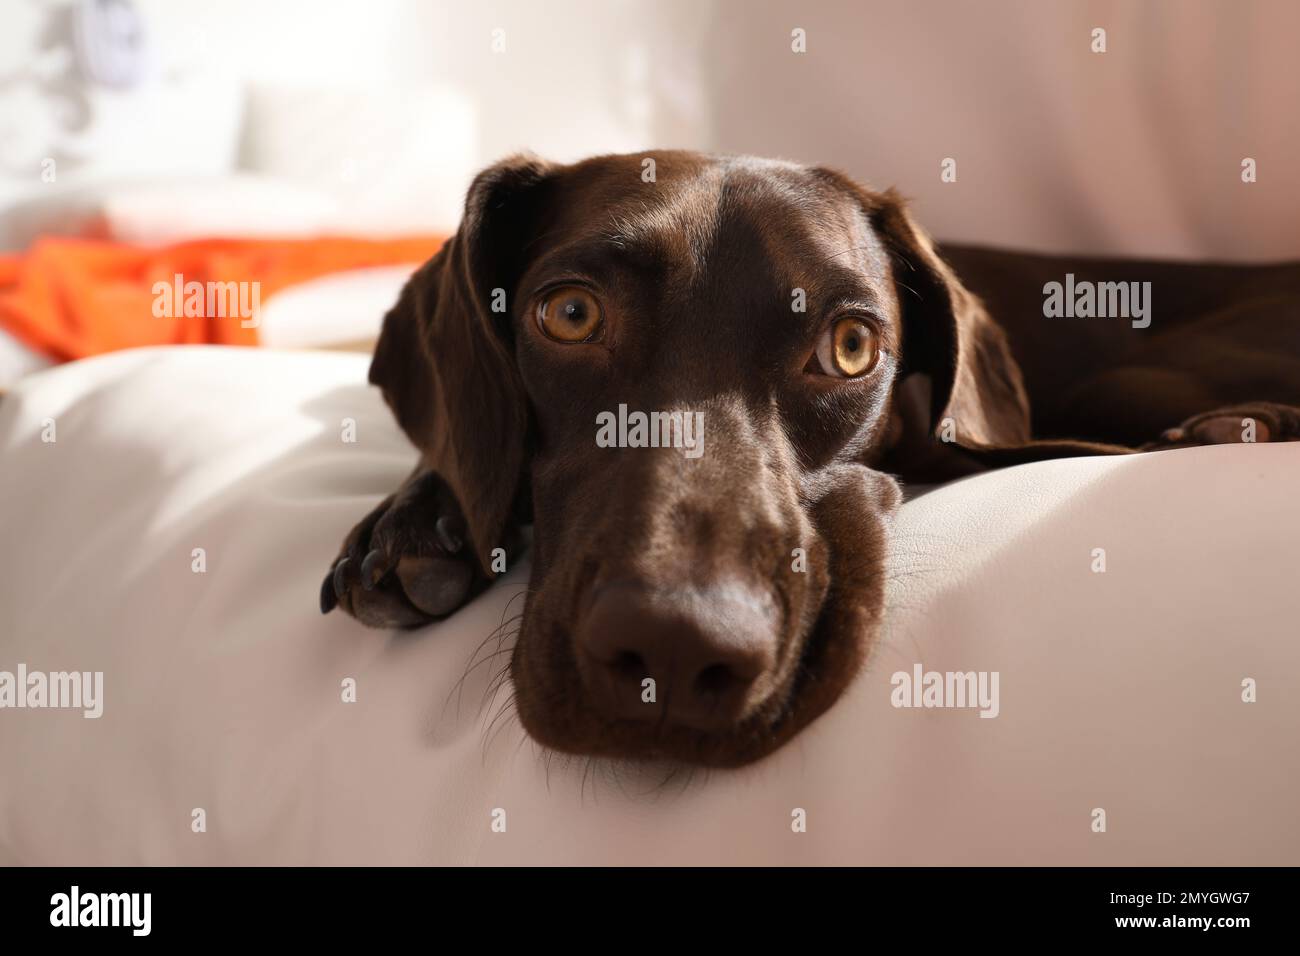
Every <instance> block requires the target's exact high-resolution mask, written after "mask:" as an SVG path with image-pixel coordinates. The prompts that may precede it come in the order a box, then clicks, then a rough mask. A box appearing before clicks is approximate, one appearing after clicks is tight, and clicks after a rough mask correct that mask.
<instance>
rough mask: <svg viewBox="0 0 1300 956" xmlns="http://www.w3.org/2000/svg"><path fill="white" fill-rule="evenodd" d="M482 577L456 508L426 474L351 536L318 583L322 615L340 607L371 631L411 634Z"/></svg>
mask: <svg viewBox="0 0 1300 956" xmlns="http://www.w3.org/2000/svg"><path fill="white" fill-rule="evenodd" d="M479 578H480V575H479V572H478V570H477V566H476V564H475V561H474V558H473V555H472V554H471V550H470V546H469V544H468V542H467V541H466V530H465V520H464V518H463V516H462V515H461V510H460V505H459V504H458V503H457V501H456V498H455V495H453V494H452V492H451V489H450V488H448V487H447V484H446V482H444V481H443V480H442V478H441V477H440V476H439V475H437V474H434V473H433V472H426V473H425V474H423V475H419V476H417V477H416V478H414V479H412V480H411V481H409V482H407V484H405V485H403V486H402V487H401V488H400V489H399V490H398V491H397V493H396V494H394V495H392V496H390V497H389V498H387V499H385V500H384V501H383V502H381V503H380V505H379V507H377V508H376V509H375V510H374V511H372V512H370V514H368V515H366V517H365V518H364V519H363V520H362V521H361V523H360V524H358V525H357V526H356V527H355V528H353V529H352V531H351V532H349V534H348V536H347V538H346V539H345V540H344V542H343V548H342V550H341V551H340V552H339V556H338V557H337V558H336V559H335V560H334V563H333V565H331V566H330V570H329V573H328V574H326V575H325V580H324V581H323V582H321V590H320V609H321V613H323V614H328V613H329V612H330V611H332V610H333V609H334V608H335V607H336V606H337V607H340V608H342V609H343V610H344V611H346V612H347V613H349V614H351V615H352V616H353V617H355V618H356V619H357V620H358V621H360V622H361V623H363V624H367V625H369V626H371V627H415V626H418V625H420V624H426V623H428V622H429V621H432V620H436V619H438V618H440V617H445V616H446V615H448V614H450V613H451V612H453V611H455V610H456V609H457V608H459V607H460V606H461V605H463V604H464V603H465V602H466V600H468V598H469V597H470V595H471V593H472V592H473V590H474V589H475V587H476V585H478V584H480V583H481V581H479Z"/></svg>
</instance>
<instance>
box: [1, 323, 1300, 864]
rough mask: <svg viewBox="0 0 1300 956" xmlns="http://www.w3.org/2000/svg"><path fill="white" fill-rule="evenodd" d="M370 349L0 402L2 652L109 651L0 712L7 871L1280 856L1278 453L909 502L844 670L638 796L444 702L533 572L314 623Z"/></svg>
mask: <svg viewBox="0 0 1300 956" xmlns="http://www.w3.org/2000/svg"><path fill="white" fill-rule="evenodd" d="M366 362H367V359H366V358H365V357H363V356H357V355H343V354H297V353H274V352H266V351H254V350H233V349H231V350H227V349H217V348H184V349H155V350H142V351H136V352H127V353H118V354H114V355H110V356H106V357H102V358H98V359H94V360H90V361H86V362H80V363H75V364H72V365H68V366H64V367H60V368H57V369H53V370H50V371H48V372H43V373H40V374H38V375H36V376H33V377H31V378H29V379H27V380H26V381H25V382H23V383H22V384H20V385H19V386H18V388H17V390H16V391H15V392H14V393H13V394H11V395H10V396H8V397H7V398H5V399H4V400H3V401H0V461H3V466H2V467H0V490H2V492H3V494H2V495H0V542H3V548H2V549H0V671H11V672H12V671H14V670H15V669H16V667H17V666H18V665H19V664H20V663H22V664H25V665H26V666H27V668H29V669H30V670H33V671H35V670H40V671H46V672H48V671H64V670H77V671H91V672H94V671H102V672H103V674H104V687H103V700H102V704H103V715H102V716H101V717H99V718H98V719H87V718H85V717H83V716H82V713H81V712H80V711H76V710H54V709H44V710H42V709H9V708H6V709H0V862H8V863H77V864H132V863H148V864H167V863H195V864H198V863H676V862H691V863H718V862H724V863H874V864H920V863H972V864H974V863H983V864H1003V863H1046V864H1065V863H1084V864H1137V863H1150V864H1155V863H1159V864H1191V863H1201V864H1281V863H1290V864H1296V863H1300V828H1298V827H1296V826H1295V824H1294V812H1295V807H1296V805H1297V804H1298V803H1300V749H1298V748H1297V747H1296V737H1297V729H1298V728H1300V639H1298V638H1300V634H1297V622H1300V588H1297V587H1296V577H1295V575H1296V569H1297V568H1298V567H1300V534H1297V531H1300V504H1298V503H1297V498H1296V496H1295V488H1296V475H1297V474H1298V473H1300V444H1296V445H1287V446H1281V445H1279V446H1267V445H1261V446H1254V447H1249V446H1233V447H1221V448H1208V449H1194V450H1188V451H1175V452H1166V453H1162V454H1156V455H1147V456H1139V457H1134V458H1128V459H1112V460H1107V459H1092V460H1088V459H1079V460H1068V461H1058V462H1048V463H1044V464H1039V465H1033V466H1027V467H1021V468H1016V469H1011V470H1007V471H1003V472H999V473H995V474H991V475H987V476H982V477H978V478H975V479H971V480H967V481H965V482H961V483H958V484H955V485H950V486H947V487H944V488H941V489H939V490H937V491H934V492H932V493H930V494H927V495H924V496H922V497H921V498H919V499H917V500H915V501H912V502H910V503H908V504H907V505H906V506H904V509H903V512H902V514H901V516H900V519H899V522H898V529H897V534H898V537H897V540H898V555H897V557H896V560H895V564H894V569H895V570H894V573H893V574H892V576H891V582H890V588H889V594H890V602H891V608H892V610H891V614H890V625H889V628H888V631H887V633H886V634H885V635H884V637H883V639H882V642H881V644H880V647H879V649H878V651H877V653H876V654H875V657H874V660H873V663H872V666H871V668H870V670H869V671H868V673H866V674H865V675H864V676H863V677H862V678H860V679H859V680H858V681H857V682H856V684H855V685H854V686H853V687H852V688H851V690H850V692H849V693H848V694H847V696H846V697H845V698H844V699H843V700H842V701H840V702H839V703H838V704H837V705H836V706H835V707H834V708H833V709H832V710H831V711H830V712H829V713H828V714H827V715H826V716H825V717H823V718H822V719H821V720H819V721H818V722H817V723H816V724H814V725H813V726H812V727H811V728H810V729H809V730H808V731H807V732H805V733H804V734H803V735H801V736H800V737H799V738H798V739H797V740H796V741H795V742H794V743H793V744H792V745H790V746H788V747H786V748H785V749H783V750H782V751H780V752H779V753H777V754H776V755H774V756H773V757H772V758H770V759H768V760H765V761H763V762H761V763H759V764H757V765H755V766H752V767H749V768H745V769H742V770H739V771H734V772H717V771H715V772H712V773H709V774H707V775H705V774H697V775H694V776H693V777H691V778H689V779H686V778H683V777H678V778H676V779H674V780H672V781H670V782H669V783H668V784H666V785H664V786H662V787H658V783H659V779H658V778H657V777H651V776H650V775H641V776H638V775H637V774H634V773H631V772H628V771H616V770H614V769H611V768H609V767H606V766H604V765H596V766H594V767H588V766H587V763H586V762H585V761H573V760H567V759H564V758H560V757H555V758H554V759H549V760H548V759H547V758H546V757H545V756H544V755H541V754H539V753H538V752H537V750H536V748H535V747H534V746H533V745H532V744H531V743H529V742H527V741H526V740H525V738H524V737H523V736H522V734H521V731H520V729H519V726H518V723H517V721H515V720H513V718H512V715H511V714H510V713H509V711H505V712H504V716H503V717H502V719H501V720H499V721H497V722H496V723H495V724H494V725H493V724H491V718H492V717H493V715H494V714H496V713H497V712H498V707H499V706H500V705H501V704H502V703H503V702H504V698H502V699H499V700H497V701H496V702H495V703H491V702H490V703H489V704H488V706H487V707H486V708H484V709H483V710H482V711H480V710H479V707H478V705H479V703H480V701H481V699H482V698H483V696H484V691H485V687H486V686H487V683H488V680H489V679H490V678H491V677H492V676H493V671H494V667H493V666H492V664H493V662H489V663H488V664H486V665H484V666H480V667H478V668H476V669H473V670H472V671H471V675H470V677H469V679H468V680H467V681H466V682H465V685H464V693H463V697H461V698H459V699H460V701H461V706H460V707H459V708H457V706H456V702H457V699H458V698H456V697H451V698H450V699H451V703H450V705H447V706H444V705H445V704H446V703H447V701H448V699H449V694H450V692H451V689H452V687H453V686H454V685H455V683H456V681H457V680H458V679H459V678H460V677H461V675H462V674H464V673H465V671H466V668H467V666H468V665H469V663H470V661H471V660H472V659H473V657H474V651H475V648H476V647H477V646H478V645H479V644H480V642H482V641H483V640H484V638H485V637H487V636H488V635H489V633H490V632H491V631H492V629H493V628H494V627H495V626H496V625H497V624H498V623H499V622H500V621H501V620H502V617H503V614H505V613H506V612H507V606H508V605H509V604H510V601H511V599H512V598H516V597H517V595H518V594H519V591H520V589H521V588H522V586H523V584H524V582H525V580H526V575H527V570H526V568H522V567H520V568H516V569H514V570H513V572H512V573H511V574H510V575H509V576H508V577H507V579H506V580H505V581H503V582H501V583H500V584H498V585H497V586H496V587H494V588H493V589H492V590H490V591H489V592H488V593H487V594H486V595H484V596H483V597H482V598H481V599H479V600H478V601H477V602H475V603H474V604H473V605H471V606H470V607H468V608H466V609H465V610H464V611H462V612H461V613H460V614H458V615H457V616H455V617H454V618H453V619H451V620H450V621H447V622H445V623H442V624H438V625H435V626H432V627H429V628H426V629H424V630H422V631H420V632H417V633H414V634H383V633H378V632H374V631H367V630H365V629H363V628H361V627H360V626H359V625H357V624H356V623H355V622H353V621H352V620H350V619H348V618H346V617H344V616H342V615H340V614H337V613H336V614H332V615H330V616H328V617H321V616H320V614H319V613H318V611H317V609H316V601H317V592H318V587H319V584H320V581H321V578H322V575H323V573H324V571H325V568H326V566H327V564H328V562H329V560H330V558H331V557H332V556H333V555H334V553H335V550H336V548H337V545H338V543H339V540H340V539H341V537H342V535H343V534H344V532H345V531H346V530H347V529H348V528H349V527H350V526H351V525H352V524H353V523H354V522H355V521H356V520H357V519H358V518H359V517H360V516H361V515H362V514H363V513H364V512H365V511H366V510H367V509H368V508H369V507H370V506H371V505H372V504H373V503H374V502H376V501H377V500H378V499H379V498H381V497H382V496H383V495H384V494H386V493H387V492H388V491H390V490H391V489H392V488H393V487H394V486H395V485H396V484H397V483H398V482H399V481H400V479H401V477H402V476H403V475H404V474H405V473H406V471H407V470H408V468H409V466H410V464H411V462H412V459H413V458H414V452H413V451H412V449H411V448H410V447H409V446H408V445H407V444H406V443H405V441H404V439H403V438H402V437H401V436H400V434H399V433H398V431H397V429H396V427H395V426H394V424H393V423H392V421H391V419H390V416H389V414H388V413H387V411H386V410H385V408H384V407H383V404H382V402H381V401H380V399H379V396H378V395H377V393H375V392H374V391H373V390H371V389H369V388H367V387H366V386H365V384H364V383H365V369H366ZM345 418H352V419H355V421H356V423H357V437H358V441H356V442H355V443H345V442H343V441H342V440H341V438H340V434H341V426H342V420H343V419H345ZM47 419H50V420H53V422H54V425H55V437H56V438H57V440H56V441H55V442H52V443H49V442H42V440H41V435H42V431H43V430H44V431H45V432H46V434H47V435H48V422H47V421H46V420H47ZM196 548H203V549H204V551H205V560H206V571H204V572H203V573H196V572H195V571H194V570H193V564H194V560H195V558H194V557H193V554H194V549H196ZM1095 548H1105V549H1106V559H1107V570H1106V572H1105V573H1103V574H1098V573H1094V572H1093V571H1092V570H1091V566H1092V565H1093V563H1094V560H1095V558H1094V557H1093V549H1095ZM517 607H518V600H516V601H515V603H514V605H513V608H514V609H517ZM488 646H489V647H492V648H494V647H495V645H494V644H489V645H488ZM503 661H504V657H500V658H497V659H496V663H500V662H503ZM918 662H919V663H921V664H922V665H923V666H924V668H925V669H926V670H940V671H943V670H963V671H964V670H976V671H997V672H998V674H999V686H1000V705H999V713H998V716H997V717H996V718H994V719H982V718H980V717H979V715H978V713H977V712H976V711H974V710H971V709H964V710H962V709H949V710H941V709H902V708H895V707H893V706H891V703H890V696H891V686H890V679H891V675H892V674H893V673H894V672H896V671H911V669H912V667H913V665H914V664H915V663H918ZM345 678H353V679H355V681H356V682H357V700H356V702H355V703H345V702H344V701H343V700H342V699H341V697H342V693H341V686H342V682H343V681H344V680H345ZM1247 678H1253V679H1254V680H1255V681H1257V685H1258V700H1257V702H1255V703H1245V702H1243V701H1242V681H1243V680H1244V679H1247ZM196 808H201V809H202V810H203V811H204V814H205V823H206V830H205V832H194V829H193V826H192V824H193V820H194V810H195V809H196ZM498 808H499V809H501V810H504V811H505V820H506V829H505V832H504V833H500V832H494V831H493V829H492V823H493V820H494V816H493V811H494V810H495V809H498ZM796 808H801V809H802V810H804V811H806V819H807V832H804V833H795V832H792V828H791V821H792V812H793V811H794V810H795V809H796ZM1097 808H1101V809H1104V810H1105V811H1106V822H1107V825H1106V831H1105V832H1104V833H1098V832H1094V830H1093V826H1094V820H1095V819H1096V817H1095V814H1094V810H1095V809H1097ZM496 819H500V814H498V815H497V817H496Z"/></svg>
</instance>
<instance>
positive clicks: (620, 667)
mask: <svg viewBox="0 0 1300 956" xmlns="http://www.w3.org/2000/svg"><path fill="white" fill-rule="evenodd" d="M610 666H611V667H612V668H613V669H614V673H616V674H617V675H618V676H619V677H621V678H623V679H624V680H636V681H640V680H641V679H642V678H644V677H646V676H647V675H646V666H645V660H643V659H642V657H641V655H640V654H638V653H637V652H636V651H620V652H619V653H618V655H617V656H615V658H614V661H613V663H612V664H611V665H610Z"/></svg>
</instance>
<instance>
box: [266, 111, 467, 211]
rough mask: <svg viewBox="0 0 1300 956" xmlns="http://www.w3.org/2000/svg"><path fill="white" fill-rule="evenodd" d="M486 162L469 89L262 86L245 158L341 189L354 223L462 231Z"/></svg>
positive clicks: (338, 193)
mask: <svg viewBox="0 0 1300 956" xmlns="http://www.w3.org/2000/svg"><path fill="white" fill-rule="evenodd" d="M480 165H482V162H481V158H480V156H479V153H478V124H477V111H476V110H475V108H474V104H473V103H472V101H470V100H469V98H468V97H467V96H466V95H465V94H464V93H462V92H460V91H458V90H454V89H445V88H437V87H432V88H430V87H411V88H403V89H398V90H373V91H370V90H327V89H314V88H313V89H293V88H283V87H274V86H263V87H255V88H254V89H253V90H252V91H251V92H250V93H249V101H248V107H247V111H246V115H245V122H244V139H243V146H242V148H241V152H240V166H241V167H243V168H245V169H255V170H258V171H260V172H265V173H269V174H273V175H277V176H283V177H285V178H288V179H292V180H294V181H295V182H303V183H311V184H313V185H314V186H316V187H317V188H319V189H322V190H325V191H327V192H329V193H330V194H331V195H334V196H338V197H339V199H340V201H341V202H342V203H343V207H344V210H345V214H346V217H347V222H348V231H349V232H350V233H354V234H355V233H365V234H372V233H379V234H391V233H409V232H420V233H423V232H445V233H450V232H454V231H455V229H456V226H457V225H458V224H459V222H460V216H461V211H462V209H463V208H464V204H465V192H466V190H467V189H468V187H469V184H470V180H471V179H472V178H473V176H474V174H475V173H476V172H478V168H479V166H480Z"/></svg>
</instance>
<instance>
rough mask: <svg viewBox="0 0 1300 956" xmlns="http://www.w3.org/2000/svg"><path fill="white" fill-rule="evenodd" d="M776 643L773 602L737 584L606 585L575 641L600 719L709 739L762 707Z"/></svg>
mask: <svg viewBox="0 0 1300 956" xmlns="http://www.w3.org/2000/svg"><path fill="white" fill-rule="evenodd" d="M777 644H778V624H777V614H776V612H775V609H774V606H773V602H772V599H771V597H770V596H769V595H767V594H765V593H763V592H761V591H758V590H756V589H754V588H751V587H749V586H747V585H743V584H739V583H729V584H726V585H720V586H716V587H709V588H704V589H701V590H691V591H688V592H678V591H656V590H651V589H649V588H646V587H642V586H640V585H637V584H621V583H617V584H611V585H609V586H605V587H602V588H600V589H599V590H598V591H597V593H596V594H595V596H594V599H593V601H592V603H591V606H590V608H589V609H588V611H587V614H586V615H585V617H584V618H583V620H582V622H581V625H580V627H579V630H578V633H577V645H578V653H579V654H580V655H581V656H582V658H583V660H582V665H581V670H582V673H583V678H584V683H585V684H586V686H587V689H588V691H589V692H590V693H591V694H592V697H593V700H594V703H595V705H596V707H597V709H598V710H599V711H600V712H601V713H602V714H604V715H606V716H609V717H618V718H632V719H641V720H647V721H650V720H660V719H662V720H664V721H665V722H666V723H668V724H669V725H681V726H686V727H692V728H695V729H698V730H706V731H714V730H725V729H726V728H728V727H731V726H734V725H735V724H736V723H737V722H738V721H740V720H741V719H743V718H744V717H745V716H747V715H748V714H749V713H750V712H751V711H752V709H753V708H754V707H755V706H756V705H757V704H759V703H761V702H762V700H763V699H764V697H765V696H766V693H767V692H768V691H769V690H770V682H771V675H772V671H773V668H774V667H775V664H776V657H777Z"/></svg>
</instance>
